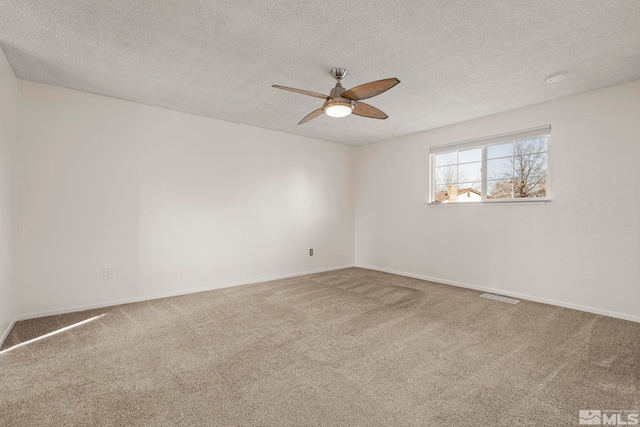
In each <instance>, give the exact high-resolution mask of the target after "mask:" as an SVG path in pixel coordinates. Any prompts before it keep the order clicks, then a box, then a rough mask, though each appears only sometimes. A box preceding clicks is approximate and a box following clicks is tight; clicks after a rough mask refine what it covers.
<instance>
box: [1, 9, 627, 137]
mask: <svg viewBox="0 0 640 427" xmlns="http://www.w3.org/2000/svg"><path fill="white" fill-rule="evenodd" d="M639 23H640V1H638V0H620V1H615V0H611V1H602V0H573V1H563V0H552V1H547V0H535V1H515V0H504V1H500V0H498V1H477V0H465V1H450V0H442V1H440V0H398V1H389V0H367V1H344V0H342V1H334V0H323V1H319V2H315V1H311V2H306V1H299V0H264V1H244V0H236V1H224V0H181V1H175V0H157V1H146V2H142V1H133V0H126V1H125V0H109V1H107V0H95V1H89V0H59V1H43V0H2V1H1V2H0V44H1V45H2V46H3V48H4V50H5V53H6V55H7V58H8V60H9V63H10V64H11V66H12V67H13V70H14V72H15V74H16V76H17V77H18V78H21V79H25V80H34V81H38V82H43V83H47V84H52V85H56V86H62V87H67V88H72V89H77V90H81V91H86V92H91V93H96V94H101V95H106V96H111V97H114V98H121V99H125V100H129V101H134V102H139V103H142V104H148V105H154V106H159V107H164V108H169V109H172V110H177V111H183V112H187V113H192V114H198V115H202V116H208V117H214V118H217V119H222V120H227V121H231V122H237V123H244V124H248V125H253V126H259V127H262V128H268V129H275V130H280V131H283V132H288V133H293V134H299V135H305V136H310V137H315V138H320V139H325V140H330V141H337V142H341V143H345V144H351V145H361V144H366V143H370V142H374V141H379V140H383V139H388V138H392V137H397V136H401V135H406V134H410V133H414V132H418V131H422V130H426V129H431V128H434V127H439V126H444V125H448V124H452V123H457V122H461V121H465V120H469V119H473V118H477V117H482V116H486V115H489V114H493V113H497V112H501V111H505V110H510V109H514V108H518V107H522V106H526V105H531V104H536V103H540V102H544V101H548V100H552V99H556V98H561V97H565V96H569V95H573V94H577V93H582V92H586V91H590V90H594V89H598V88H602V87H607V86H611V85H614V84H619V83H623V82H627V81H630V80H636V79H640V25H639ZM333 67H344V68H347V69H348V70H349V74H348V76H347V77H346V78H345V80H344V81H343V84H344V86H345V87H347V88H350V87H353V86H357V85H360V84H362V83H366V82H368V81H371V80H378V79H382V78H387V77H398V78H399V79H400V80H401V81H402V83H400V84H399V85H398V86H396V87H394V88H393V89H391V90H390V91H388V92H386V93H384V94H382V95H379V96H378V97H376V98H372V99H370V100H368V101H367V102H368V103H370V104H372V105H374V106H376V107H378V108H380V109H382V110H383V111H385V112H386V113H387V114H388V115H389V118H388V119H387V120H374V119H366V118H362V117H358V116H353V115H352V116H349V117H347V118H343V119H334V118H330V117H327V116H325V115H323V116H320V117H319V118H317V119H315V120H313V121H311V122H309V123H307V124H305V125H301V126H298V125H297V123H298V121H299V120H300V119H301V118H302V117H304V116H305V115H306V114H307V113H309V112H311V111H312V110H314V109H316V108H318V107H319V106H320V105H321V104H322V100H321V99H317V98H312V97H306V96H303V95H298V94H294V93H290V92H285V91H281V90H277V89H273V88H271V85H272V84H280V85H285V86H292V87H296V88H301V89H307V90H311V91H315V92H321V93H328V92H329V90H330V89H331V88H332V87H333V85H334V80H333V79H332V78H331V76H330V75H329V74H328V71H329V70H330V69H331V68H333ZM557 71H567V72H568V73H569V77H568V78H567V79H566V80H565V81H563V82H561V83H557V84H547V83H545V81H544V79H545V77H546V76H547V75H549V74H551V73H554V72H557Z"/></svg>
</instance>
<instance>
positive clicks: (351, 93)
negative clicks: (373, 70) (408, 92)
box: [340, 77, 400, 101]
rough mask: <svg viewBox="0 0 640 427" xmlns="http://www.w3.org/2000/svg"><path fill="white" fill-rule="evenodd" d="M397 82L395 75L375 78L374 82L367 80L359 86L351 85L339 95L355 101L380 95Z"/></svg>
mask: <svg viewBox="0 0 640 427" xmlns="http://www.w3.org/2000/svg"><path fill="white" fill-rule="evenodd" d="M398 83H400V80H398V79H396V78H395V77H392V78H390V79H382V80H376V81H375V82H369V83H365V84H363V85H360V86H356V87H353V88H351V89H349V90H348V91H346V92H343V93H342V95H340V96H342V97H343V98H349V99H352V100H354V101H357V100H359V99H367V98H371V97H372V96H376V95H380V94H381V93H382V92H386V91H388V90H389V89H391V88H392V87H394V86H395V85H397V84H398Z"/></svg>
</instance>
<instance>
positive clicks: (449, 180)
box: [434, 165, 458, 191]
mask: <svg viewBox="0 0 640 427" xmlns="http://www.w3.org/2000/svg"><path fill="white" fill-rule="evenodd" d="M434 178H435V186H436V188H435V190H436V191H444V190H446V189H447V186H448V185H450V184H455V183H456V182H458V166H457V165H451V166H441V167H438V168H436V173H435V176H434Z"/></svg>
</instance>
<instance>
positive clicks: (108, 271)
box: [102, 267, 113, 280]
mask: <svg viewBox="0 0 640 427" xmlns="http://www.w3.org/2000/svg"><path fill="white" fill-rule="evenodd" d="M102 279H103V280H109V279H113V269H112V268H111V267H105V268H103V269H102Z"/></svg>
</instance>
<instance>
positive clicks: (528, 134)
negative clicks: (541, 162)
mask: <svg viewBox="0 0 640 427" xmlns="http://www.w3.org/2000/svg"><path fill="white" fill-rule="evenodd" d="M540 136H546V137H547V170H546V192H545V194H546V196H545V197H518V198H500V199H488V198H487V146H489V145H494V144H499V143H502V142H508V141H515V140H518V139H526V138H534V137H540ZM550 141H551V125H546V126H538V127H535V128H530V129H524V130H520V131H514V132H508V133H503V134H499V135H492V136H487V137H483V138H477V139H470V140H466V141H461V142H454V143H449V144H443V145H437V146H434V147H430V148H429V201H428V202H427V204H429V205H431V206H439V205H476V206H477V205H479V204H488V203H532V202H533V203H535V202H538V203H540V202H543V203H544V202H549V201H551V185H550V183H551V180H550V172H549V169H550V168H549V153H550V151H551V148H550V147H551V144H550ZM471 148H482V177H481V180H482V181H481V186H482V187H481V188H482V189H481V193H482V195H481V200H480V202H470V203H469V202H456V203H442V202H436V201H435V200H434V197H435V194H436V192H435V191H434V190H435V188H434V187H435V169H436V167H435V157H436V156H435V155H436V154H440V153H448V152H450V151H454V150H458V151H459V150H464V149H471Z"/></svg>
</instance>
